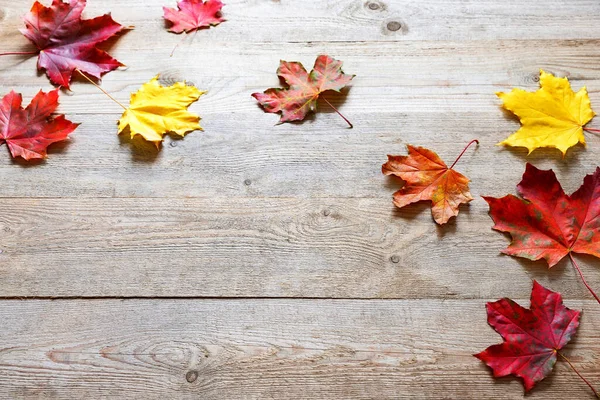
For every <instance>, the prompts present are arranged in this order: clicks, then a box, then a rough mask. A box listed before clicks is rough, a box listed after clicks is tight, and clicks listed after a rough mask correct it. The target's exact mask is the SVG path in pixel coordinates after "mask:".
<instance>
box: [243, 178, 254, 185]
mask: <svg viewBox="0 0 600 400" xmlns="http://www.w3.org/2000/svg"><path fill="white" fill-rule="evenodd" d="M244 185H246V186H250V185H252V181H251V180H250V179H246V180H245V181H244Z"/></svg>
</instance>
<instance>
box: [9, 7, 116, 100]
mask: <svg viewBox="0 0 600 400" xmlns="http://www.w3.org/2000/svg"><path fill="white" fill-rule="evenodd" d="M85 5H86V0H70V1H69V3H64V2H63V1H62V0H53V1H52V5H51V6H50V7H45V6H43V5H42V4H41V3H39V2H37V1H36V2H35V3H34V4H33V7H32V8H31V11H30V12H29V14H27V15H26V16H25V18H24V20H25V26H26V29H22V30H21V33H23V35H25V37H27V39H29V40H30V41H31V42H32V43H33V44H34V45H35V46H36V47H37V48H38V50H39V51H40V53H39V59H38V68H40V69H42V68H43V69H45V70H46V74H47V75H48V78H49V79H50V81H51V82H52V83H53V84H55V85H60V86H64V87H66V88H68V87H69V84H70V82H71V79H72V76H73V71H75V70H80V71H83V72H85V73H87V74H89V75H91V76H93V77H95V78H98V79H100V78H101V77H102V75H103V74H105V73H106V72H109V71H112V70H114V69H116V68H118V67H120V66H122V65H123V64H121V63H120V62H119V61H117V60H115V59H114V58H112V57H111V56H109V55H108V53H106V52H105V51H102V50H99V49H97V48H96V45H97V44H99V43H102V42H104V41H106V40H108V39H109V38H111V37H112V36H114V35H115V34H117V33H118V32H121V31H122V30H123V29H124V28H123V27H122V26H121V25H119V24H118V23H116V22H115V21H113V19H112V17H111V16H110V15H109V14H106V15H103V16H101V17H97V18H94V19H81V14H82V12H83V9H84V8H85Z"/></svg>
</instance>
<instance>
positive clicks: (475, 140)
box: [449, 139, 479, 169]
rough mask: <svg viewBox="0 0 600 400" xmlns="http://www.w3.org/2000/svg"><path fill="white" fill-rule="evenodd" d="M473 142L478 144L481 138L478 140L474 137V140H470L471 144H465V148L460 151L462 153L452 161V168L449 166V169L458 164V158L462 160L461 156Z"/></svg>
mask: <svg viewBox="0 0 600 400" xmlns="http://www.w3.org/2000/svg"><path fill="white" fill-rule="evenodd" d="M473 143H477V144H479V140H477V139H473V140H471V141H470V142H469V144H467V145H466V146H465V148H464V149H463V151H462V153H460V154H459V155H458V157H457V158H456V160H454V162H453V163H452V165H451V166H450V168H449V169H452V168H454V166H455V165H456V163H457V162H458V160H460V158H461V157H462V156H463V154H465V152H466V151H467V149H468V148H469V147H470V146H471V145H472V144H473Z"/></svg>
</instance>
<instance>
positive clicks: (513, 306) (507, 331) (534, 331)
mask: <svg viewBox="0 0 600 400" xmlns="http://www.w3.org/2000/svg"><path fill="white" fill-rule="evenodd" d="M486 308H487V314H488V323H489V324H490V326H492V327H493V328H494V329H495V330H496V332H498V333H499V334H500V335H501V336H502V338H503V339H504V342H503V343H502V344H496V345H493V346H490V347H488V348H487V349H486V350H484V351H482V352H481V353H479V354H475V357H477V358H479V359H480V360H481V361H483V362H485V363H486V364H487V365H488V366H489V367H490V368H492V370H493V371H494V377H496V378H499V377H503V376H507V375H515V376H518V377H520V378H522V379H523V384H524V386H525V391H529V390H531V389H532V388H533V387H534V386H535V384H536V383H538V382H539V381H541V380H542V379H544V378H545V377H547V376H548V375H549V374H550V372H552V369H553V368H554V364H555V363H556V358H557V352H558V351H559V350H560V349H562V348H563V347H564V346H566V345H567V343H569V341H570V340H571V338H572V337H573V335H575V332H576V331H577V327H578V326H579V317H580V315H581V313H580V312H579V311H575V310H570V309H568V308H567V307H565V306H564V304H563V301H562V297H561V295H560V293H556V292H553V291H551V290H548V289H546V288H545V287H543V286H542V285H540V284H539V283H537V282H535V281H534V282H533V289H532V291H531V306H530V308H529V309H527V308H523V307H521V306H520V305H518V304H517V303H515V302H514V301H512V300H510V299H506V298H505V299H501V300H498V301H496V302H494V303H487V307H486Z"/></svg>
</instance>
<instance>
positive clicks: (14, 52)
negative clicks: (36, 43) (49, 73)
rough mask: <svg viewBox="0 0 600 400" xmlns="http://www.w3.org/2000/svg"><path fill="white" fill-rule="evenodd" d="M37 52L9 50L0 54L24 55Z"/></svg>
mask: <svg viewBox="0 0 600 400" xmlns="http://www.w3.org/2000/svg"><path fill="white" fill-rule="evenodd" d="M37 53H38V52H37V51H9V52H8V53H0V56H25V55H33V54H37Z"/></svg>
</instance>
